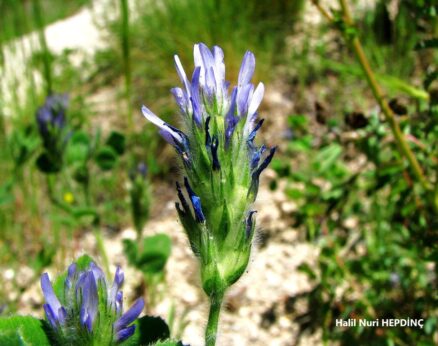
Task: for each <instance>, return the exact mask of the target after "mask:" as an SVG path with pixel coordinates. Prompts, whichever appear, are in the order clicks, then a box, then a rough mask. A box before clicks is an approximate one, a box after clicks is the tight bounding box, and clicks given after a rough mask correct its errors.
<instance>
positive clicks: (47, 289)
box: [41, 273, 62, 319]
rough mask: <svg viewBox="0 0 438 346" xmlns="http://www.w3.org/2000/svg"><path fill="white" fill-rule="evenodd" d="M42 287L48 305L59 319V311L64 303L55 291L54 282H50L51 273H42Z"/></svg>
mask: <svg viewBox="0 0 438 346" xmlns="http://www.w3.org/2000/svg"><path fill="white" fill-rule="evenodd" d="M41 289H42V291H43V295H44V299H45V301H46V303H47V305H49V306H50V309H51V310H52V312H53V316H54V318H55V319H58V311H59V309H60V308H61V307H62V305H61V303H60V301H59V299H58V297H56V295H55V292H54V291H53V287H52V283H51V282H50V279H49V275H48V274H47V273H44V274H43V275H41Z"/></svg>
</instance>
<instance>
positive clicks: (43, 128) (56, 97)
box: [36, 94, 68, 138]
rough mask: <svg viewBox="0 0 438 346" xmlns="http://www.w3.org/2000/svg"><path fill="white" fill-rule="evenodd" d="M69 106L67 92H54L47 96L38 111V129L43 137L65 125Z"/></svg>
mask: <svg viewBox="0 0 438 346" xmlns="http://www.w3.org/2000/svg"><path fill="white" fill-rule="evenodd" d="M67 106H68V95H67V94H62V95H60V94H53V95H50V96H48V97H47V98H46V101H45V103H44V105H43V106H41V107H40V108H39V109H38V110H37V113H36V118H37V123H38V129H39V131H40V134H41V136H43V138H44V137H45V136H48V135H49V134H50V132H52V131H53V129H62V128H63V127H64V125H65V112H66V110H67Z"/></svg>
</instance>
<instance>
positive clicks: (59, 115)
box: [36, 94, 71, 173]
mask: <svg viewBox="0 0 438 346" xmlns="http://www.w3.org/2000/svg"><path fill="white" fill-rule="evenodd" d="M67 105H68V96H67V95H65V94H64V95H59V94H53V95H50V96H48V97H47V98H46V100H45V103H44V105H43V106H41V107H40V108H39V109H38V110H37V112H36V122H37V126H38V131H39V134H40V137H41V140H42V144H43V149H44V150H43V152H42V153H41V155H40V156H39V157H38V159H37V162H36V163H37V166H38V168H39V169H40V170H41V171H42V172H44V173H57V172H59V171H60V170H61V169H62V166H63V156H64V151H65V148H66V146H67V143H68V139H69V138H70V135H71V133H70V131H69V130H68V128H67V124H66V111H67Z"/></svg>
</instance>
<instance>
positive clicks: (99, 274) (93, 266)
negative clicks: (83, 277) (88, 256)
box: [89, 262, 105, 285]
mask: <svg viewBox="0 0 438 346" xmlns="http://www.w3.org/2000/svg"><path fill="white" fill-rule="evenodd" d="M89 267H90V270H91V271H92V273H93V276H94V279H95V281H96V285H97V284H98V282H99V280H103V281H105V274H104V273H103V271H102V269H100V268H99V267H98V266H97V265H96V263H94V262H90V266H89Z"/></svg>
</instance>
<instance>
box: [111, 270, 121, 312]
mask: <svg viewBox="0 0 438 346" xmlns="http://www.w3.org/2000/svg"><path fill="white" fill-rule="evenodd" d="M124 278H125V275H124V274H123V270H122V269H121V268H120V267H119V266H117V269H116V273H115V274H114V281H113V284H112V286H111V289H110V292H109V296H108V305H110V306H112V307H113V308H114V309H115V310H116V312H117V311H118V305H119V304H118V303H119V302H118V301H117V298H118V294H119V293H121V292H120V291H119V290H120V288H121V287H122V285H123V280H124Z"/></svg>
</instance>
